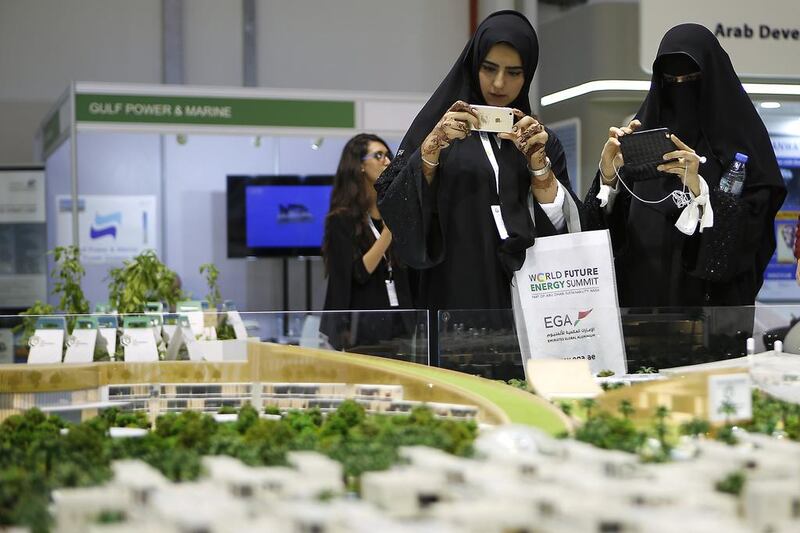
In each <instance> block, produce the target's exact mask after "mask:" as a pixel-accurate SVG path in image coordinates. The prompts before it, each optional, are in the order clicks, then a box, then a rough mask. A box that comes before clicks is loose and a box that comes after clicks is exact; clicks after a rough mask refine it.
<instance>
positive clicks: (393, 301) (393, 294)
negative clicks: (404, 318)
mask: <svg viewBox="0 0 800 533" xmlns="http://www.w3.org/2000/svg"><path fill="white" fill-rule="evenodd" d="M386 294H387V295H388V296H389V305H390V306H391V307H399V306H400V302H399V301H398V300H397V290H396V289H395V288H394V280H391V279H387V280H386Z"/></svg>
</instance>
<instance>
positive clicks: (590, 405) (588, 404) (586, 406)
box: [581, 398, 597, 420]
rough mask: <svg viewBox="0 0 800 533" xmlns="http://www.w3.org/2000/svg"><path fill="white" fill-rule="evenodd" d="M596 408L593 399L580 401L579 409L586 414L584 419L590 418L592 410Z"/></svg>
mask: <svg viewBox="0 0 800 533" xmlns="http://www.w3.org/2000/svg"><path fill="white" fill-rule="evenodd" d="M596 406H597V402H596V401H595V400H594V399H593V398H585V399H583V400H581V407H582V408H583V410H584V411H585V412H586V419H587V420H588V419H590V418H592V410H593V409H594V408H595V407H596Z"/></svg>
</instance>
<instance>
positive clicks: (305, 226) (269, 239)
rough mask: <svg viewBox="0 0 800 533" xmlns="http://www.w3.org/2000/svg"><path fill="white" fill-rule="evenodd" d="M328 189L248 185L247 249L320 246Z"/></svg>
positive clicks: (321, 186)
mask: <svg viewBox="0 0 800 533" xmlns="http://www.w3.org/2000/svg"><path fill="white" fill-rule="evenodd" d="M330 197H331V186H330V185H312V186H309V185H249V186H247V188H246V190H245V213H246V215H245V231H246V235H247V241H246V242H247V246H248V247H249V248H312V247H319V246H321V245H322V235H323V231H324V229H325V215H326V214H327V213H328V207H329V205H330Z"/></svg>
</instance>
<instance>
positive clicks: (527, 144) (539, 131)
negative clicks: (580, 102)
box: [498, 109, 549, 170]
mask: <svg viewBox="0 0 800 533" xmlns="http://www.w3.org/2000/svg"><path fill="white" fill-rule="evenodd" d="M514 115H515V116H516V117H517V118H519V120H518V121H517V123H516V124H514V127H513V128H512V130H511V133H500V134H498V137H500V138H501V139H508V140H509V141H513V143H514V146H516V147H517V150H519V151H520V152H522V154H523V155H524V156H525V159H526V160H527V161H528V166H530V168H532V169H533V170H538V169H540V168H543V167H544V166H545V164H546V159H547V154H545V151H544V145H545V144H546V143H547V139H548V138H549V136H548V135H547V131H546V130H545V129H544V126H542V125H541V124H539V122H538V121H537V120H536V119H535V118H533V117H531V116H527V115H525V114H524V113H523V112H522V111H520V110H519V109H515V110H514Z"/></svg>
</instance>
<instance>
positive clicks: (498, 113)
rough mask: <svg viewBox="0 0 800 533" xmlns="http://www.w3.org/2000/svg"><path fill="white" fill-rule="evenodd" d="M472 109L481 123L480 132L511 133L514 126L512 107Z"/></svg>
mask: <svg viewBox="0 0 800 533" xmlns="http://www.w3.org/2000/svg"><path fill="white" fill-rule="evenodd" d="M470 107H472V108H473V109H474V110H475V111H476V113H477V114H478V119H479V120H480V123H479V125H478V127H477V128H475V129H476V130H478V131H490V132H493V133H511V128H512V127H513V126H514V111H513V110H512V109H511V108H510V107H495V106H491V105H473V106H470Z"/></svg>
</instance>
